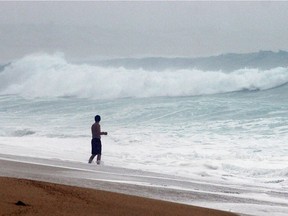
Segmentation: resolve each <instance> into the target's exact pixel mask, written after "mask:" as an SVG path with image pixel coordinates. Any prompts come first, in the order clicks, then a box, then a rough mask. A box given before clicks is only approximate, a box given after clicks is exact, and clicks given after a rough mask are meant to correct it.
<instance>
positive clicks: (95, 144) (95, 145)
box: [91, 138, 102, 155]
mask: <svg viewBox="0 0 288 216" xmlns="http://www.w3.org/2000/svg"><path fill="white" fill-rule="evenodd" d="M91 146H92V151H91V153H92V154H95V155H97V154H100V155H101V154H102V144H101V140H100V139H98V138H93V139H92V140H91Z"/></svg>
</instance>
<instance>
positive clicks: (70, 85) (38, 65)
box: [0, 54, 288, 99]
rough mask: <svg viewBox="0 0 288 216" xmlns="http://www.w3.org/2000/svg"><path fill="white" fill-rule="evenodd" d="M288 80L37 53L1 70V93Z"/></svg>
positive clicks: (59, 93) (135, 91)
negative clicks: (92, 61) (140, 66)
mask: <svg viewBox="0 0 288 216" xmlns="http://www.w3.org/2000/svg"><path fill="white" fill-rule="evenodd" d="M287 82H288V68H284V67H278V68H274V69H271V70H259V69H241V70H236V71H232V72H230V73H224V72H222V71H201V70H197V69H177V70H169V69H167V70H165V71H146V70H143V69H126V68H124V67H118V68H117V67H100V66H95V65H89V64H72V63H69V62H68V61H67V60H66V59H65V57H64V55H62V54H54V55H48V54H37V55H36V54H35V55H29V56H26V57H24V58H22V59H19V60H16V61H14V62H12V63H11V64H10V65H8V66H6V67H5V68H4V70H3V71H2V72H1V73H0V94H2V95H3V94H18V95H21V96H24V97H32V98H35V97H66V96H75V97H81V98H95V99H111V98H124V97H157V96H192V95H204V94H217V93H225V92H232V91H241V90H266V89H270V88H275V87H277V86H280V85H283V84H285V83H287Z"/></svg>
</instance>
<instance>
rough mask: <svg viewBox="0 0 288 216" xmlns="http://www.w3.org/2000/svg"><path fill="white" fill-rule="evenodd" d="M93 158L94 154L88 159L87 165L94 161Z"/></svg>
mask: <svg viewBox="0 0 288 216" xmlns="http://www.w3.org/2000/svg"><path fill="white" fill-rule="evenodd" d="M95 156H96V155H95V154H92V155H91V157H90V158H89V161H88V163H92V161H93V159H94V157H95Z"/></svg>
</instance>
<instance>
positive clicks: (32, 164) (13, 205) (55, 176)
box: [0, 154, 236, 216]
mask: <svg viewBox="0 0 288 216" xmlns="http://www.w3.org/2000/svg"><path fill="white" fill-rule="evenodd" d="M0 156H1V157H0V167H1V168H0V186H1V187H0V195H1V196H0V197H1V200H0V210H1V211H0V215H1V216H2V215H3V216H4V215H70V216H71V215H77V216H78V215H133V216H134V215H143V216H144V215H145V216H147V215H173V216H174V215H197V216H202V215H203V216H204V215H205V216H226V215H227V216H228V215H231V216H232V215H236V214H233V213H230V212H226V211H221V210H213V209H209V208H203V207H196V206H195V205H194V206H193V205H187V204H181V203H183V200H184V199H187V200H188V199H194V198H195V199H196V197H201V196H199V194H200V193H199V194H198V193H195V194H193V193H190V192H189V193H190V195H189V193H187V192H185V191H182V190H178V189H171V188H167V187H163V188H161V187H160V184H159V182H162V184H163V183H164V184H170V183H169V181H171V182H175V183H177V182H178V181H177V180H174V179H169V178H167V176H162V175H157V174H156V173H154V174H153V173H144V172H141V171H135V170H134V171H133V170H125V169H123V168H121V169H119V168H115V167H108V166H97V165H94V166H93V165H92V166H91V165H88V164H80V163H71V162H63V161H55V160H44V159H37V158H28V157H15V156H11V155H10V156H9V155H3V154H0ZM124 173H125V174H124ZM145 182H146V183H145ZM148 183H149V186H148ZM177 184H178V183H177ZM179 184H183V182H179ZM204 196H205V194H204V195H203V198H204ZM208 197H211V198H213V196H207V197H206V198H207V201H209V199H208ZM213 199H216V198H215V197H214V198H213Z"/></svg>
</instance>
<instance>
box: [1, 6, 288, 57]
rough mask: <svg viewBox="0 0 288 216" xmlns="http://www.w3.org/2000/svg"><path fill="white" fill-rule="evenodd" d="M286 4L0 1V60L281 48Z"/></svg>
mask: <svg viewBox="0 0 288 216" xmlns="http://www.w3.org/2000/svg"><path fill="white" fill-rule="evenodd" d="M287 11H288V2H271V1H270V2H262V1H257V2H255V1H254V2H235V1H232V2H231V1H230V2H228V1H226V2H215V1H214V2H206V1H205V2H203V1H198V2H196V1H193V2H171V1H166V2H165V1H164V2H163V1H162V2H147V1H146V2H144V1H142V2H131V1H130V2H129V1H128V2H127V1H126V2H119V1H114V2H91V1H90V2H80V1H79V2H69V1H64V2H0V41H1V46H0V62H5V61H8V60H11V59H15V58H19V57H22V56H24V55H27V54H30V53H34V52H48V53H53V52H56V51H60V52H64V53H65V56H66V57H67V58H70V59H73V60H75V59H82V60H85V59H93V58H98V57H111V58H114V57H145V56H166V57H175V56H185V57H198V56H210V55H218V54H223V53H231V52H233V53H246V52H257V51H259V50H273V51H278V50H288V25H287V21H288V13H287Z"/></svg>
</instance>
